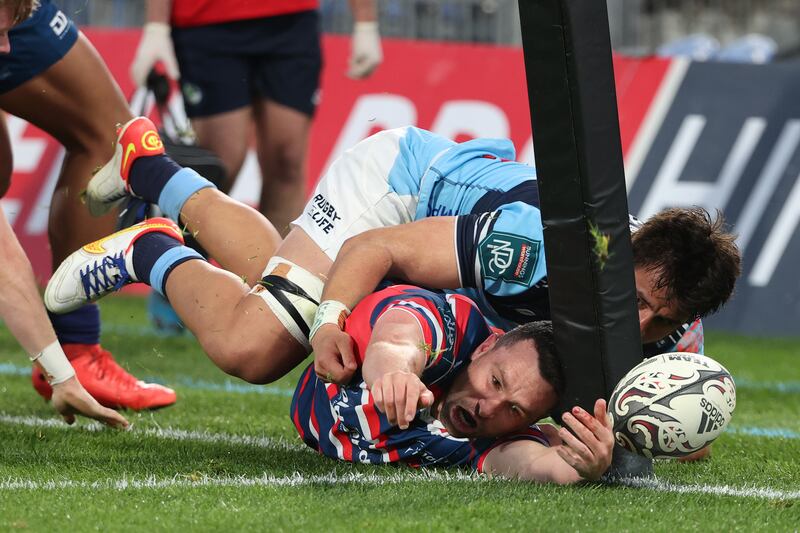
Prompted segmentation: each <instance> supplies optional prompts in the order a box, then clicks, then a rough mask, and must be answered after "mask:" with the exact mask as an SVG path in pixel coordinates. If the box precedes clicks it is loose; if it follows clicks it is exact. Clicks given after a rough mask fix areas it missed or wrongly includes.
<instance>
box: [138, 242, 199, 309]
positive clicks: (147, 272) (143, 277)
mask: <svg viewBox="0 0 800 533" xmlns="http://www.w3.org/2000/svg"><path fill="white" fill-rule="evenodd" d="M190 259H203V256H201V255H200V254H199V253H197V252H196V251H194V250H192V249H191V248H188V247H186V246H184V245H183V244H182V243H181V242H180V241H179V240H178V239H176V238H174V237H171V236H169V235H167V234H166V233H161V232H158V231H154V232H151V233H146V234H144V235H142V236H141V237H139V238H138V239H137V240H136V242H135V243H134V244H133V271H134V273H135V275H136V278H137V279H138V280H139V281H142V282H144V283H147V284H148V285H150V286H151V287H153V289H155V290H156V291H158V292H159V293H161V294H162V295H163V296H166V294H165V293H164V287H166V285H167V277H168V276H169V275H170V273H172V269H174V268H175V267H176V266H178V265H180V264H181V263H184V262H186V261H188V260H190Z"/></svg>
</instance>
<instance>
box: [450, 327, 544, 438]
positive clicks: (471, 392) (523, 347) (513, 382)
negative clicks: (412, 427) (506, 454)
mask: <svg viewBox="0 0 800 533" xmlns="http://www.w3.org/2000/svg"><path fill="white" fill-rule="evenodd" d="M495 340H496V337H490V338H489V339H488V340H487V341H486V342H484V344H482V345H481V346H480V347H479V348H478V349H477V350H476V351H475V352H474V353H473V354H472V362H471V363H470V364H469V366H467V368H466V369H465V370H464V371H463V372H461V373H460V374H459V375H458V376H457V377H456V379H455V380H454V381H453V385H452V386H451V387H450V389H449V390H448V391H447V394H446V395H445V397H444V399H443V401H442V405H441V409H440V410H439V413H438V415H439V417H438V418H439V420H441V422H442V423H443V424H444V426H445V428H446V429H447V431H448V433H450V434H451V435H452V436H454V437H468V438H476V437H499V436H502V435H507V434H509V433H513V432H515V431H521V430H523V429H525V428H526V427H528V426H529V425H531V424H533V423H535V422H536V421H537V420H539V419H541V418H542V417H544V416H546V414H547V412H548V410H549V409H550V408H551V407H552V406H553V405H555V401H556V394H555V391H554V390H553V388H552V387H551V386H550V384H549V383H547V382H546V381H545V380H544V378H542V376H541V374H540V373H539V354H538V353H537V351H536V348H535V347H534V345H533V343H532V342H530V341H522V342H518V343H516V344H513V345H511V346H504V347H502V348H494V342H495Z"/></svg>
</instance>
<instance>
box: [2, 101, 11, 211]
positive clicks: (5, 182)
mask: <svg viewBox="0 0 800 533" xmlns="http://www.w3.org/2000/svg"><path fill="white" fill-rule="evenodd" d="M13 156H14V154H13V153H12V151H11V139H10V137H9V135H8V125H7V124H6V118H5V116H4V114H3V112H2V111H0V198H2V197H3V196H5V195H6V193H7V192H8V188H9V187H11V172H12V170H13V169H14V157H13Z"/></svg>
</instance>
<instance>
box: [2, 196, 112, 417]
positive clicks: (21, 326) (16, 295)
mask: <svg viewBox="0 0 800 533" xmlns="http://www.w3.org/2000/svg"><path fill="white" fill-rule="evenodd" d="M0 257H2V258H3V263H2V265H1V266H0V318H2V319H3V321H4V322H5V324H6V326H7V327H8V329H9V330H10V331H11V333H12V335H14V337H15V338H16V339H17V340H18V341H19V343H20V344H21V345H22V348H23V349H24V350H25V351H26V352H27V353H28V354H29V355H30V356H31V359H32V360H33V361H34V362H35V363H36V364H37V365H38V366H39V367H41V368H42V370H43V371H44V372H45V375H47V376H48V378H49V379H48V380H49V381H50V383H51V384H52V385H53V406H54V407H55V408H56V410H58V412H59V413H61V415H62V416H63V417H64V420H66V421H67V422H68V423H70V424H71V423H72V422H73V421H74V420H75V414H82V415H85V416H88V417H91V418H95V419H97V420H100V421H101V422H104V423H106V424H109V425H113V426H122V427H124V426H127V425H128V422H127V420H125V418H123V417H122V415H120V414H119V413H117V412H116V411H112V410H111V409H107V408H105V407H103V406H101V405H100V404H98V403H97V401H95V399H94V398H92V397H91V396H90V395H89V393H87V392H86V390H85V389H84V388H83V387H82V386H81V384H80V383H79V382H78V380H77V379H76V377H75V371H74V370H73V369H72V365H70V363H69V361H68V360H67V357H66V355H64V352H63V350H62V349H61V346H60V345H59V344H58V342H57V340H56V334H55V332H54V331H53V327H52V326H51V325H50V320H49V319H48V318H47V313H46V312H45V310H44V304H43V303H42V300H41V298H40V297H39V291H38V288H37V287H36V281H35V279H34V276H33V270H32V268H31V264H30V262H29V261H28V258H27V257H26V256H25V252H24V251H23V250H22V247H21V246H20V244H19V241H18V240H17V238H16V236H15V235H14V232H13V231H12V229H11V226H10V225H9V224H8V221H7V220H6V218H5V215H4V214H3V211H2V209H0Z"/></svg>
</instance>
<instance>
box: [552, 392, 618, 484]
mask: <svg viewBox="0 0 800 533" xmlns="http://www.w3.org/2000/svg"><path fill="white" fill-rule="evenodd" d="M561 418H562V420H563V422H564V424H566V425H567V426H569V427H570V428H571V429H572V431H574V432H575V434H574V435H573V434H572V433H570V432H569V431H568V430H567V429H566V428H561V429H560V430H559V436H560V437H561V445H560V446H558V447H557V448H556V451H557V452H558V455H559V456H560V457H561V459H563V460H564V461H565V462H566V463H567V464H568V465H570V466H571V467H572V468H574V469H575V470H576V471H577V472H578V474H580V476H581V477H582V478H583V479H591V480H596V479H600V476H602V475H603V473H604V472H605V471H606V470H608V467H609V466H611V454H612V449H613V448H614V435H613V433H612V431H611V421H610V420H609V418H608V416H607V415H606V401H605V400H602V399H600V400H597V401H596V402H595V403H594V416H592V415H590V414H589V413H587V412H586V411H584V410H583V409H581V408H580V407H573V408H572V412H571V413H564V415H563V416H562V417H561Z"/></svg>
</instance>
